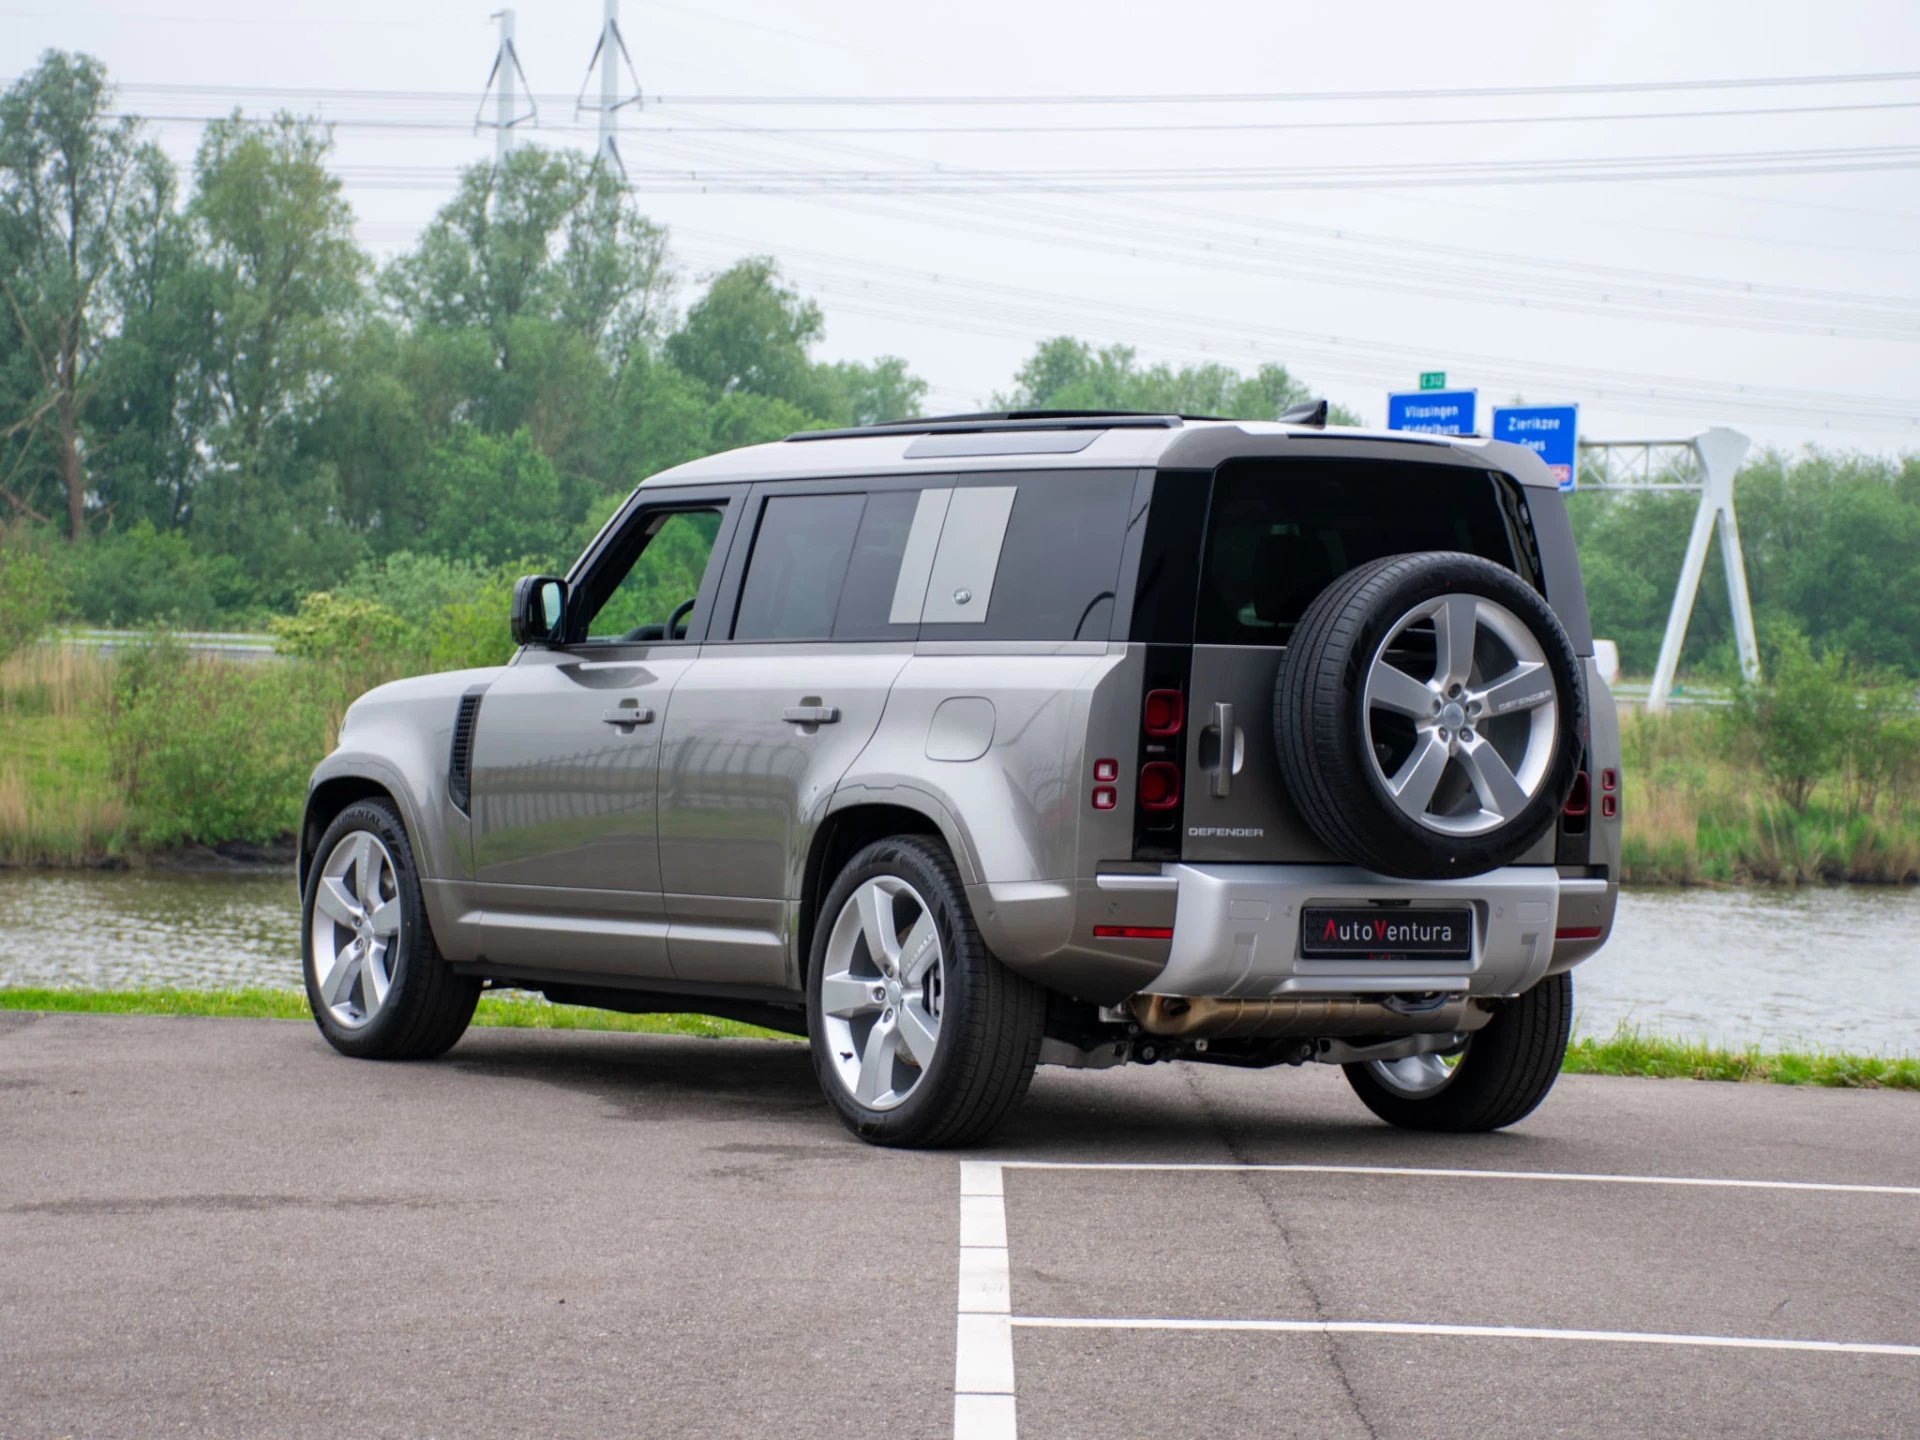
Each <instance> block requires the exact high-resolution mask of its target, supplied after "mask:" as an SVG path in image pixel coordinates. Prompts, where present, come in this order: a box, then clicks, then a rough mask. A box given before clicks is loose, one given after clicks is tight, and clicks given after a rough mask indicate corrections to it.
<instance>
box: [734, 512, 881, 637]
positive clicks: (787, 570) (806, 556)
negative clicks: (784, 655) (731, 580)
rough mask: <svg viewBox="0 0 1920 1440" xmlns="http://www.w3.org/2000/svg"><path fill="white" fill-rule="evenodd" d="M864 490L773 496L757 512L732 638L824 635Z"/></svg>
mask: <svg viewBox="0 0 1920 1440" xmlns="http://www.w3.org/2000/svg"><path fill="white" fill-rule="evenodd" d="M866 503H867V497H866V496H864V495H776V496H774V497H773V498H772V499H770V500H768V501H767V504H766V508H765V509H764V510H763V511H762V512H761V515H760V528H759V531H758V533H756V534H755V536H754V540H753V557H752V558H751V559H750V560H749V561H748V562H747V579H746V583H745V585H744V586H742V587H741V591H740V610H739V613H738V614H737V615H736V616H735V618H734V622H733V638H734V639H736V640H826V639H829V638H831V637H832V635H833V616H834V611H835V610H836V609H838V608H839V604H840V587H841V586H842V585H843V584H844V583H845V581H846V578H847V564H848V561H849V560H850V559H851V558H852V556H853V546H854V538H855V536H856V535H857V534H858V533H859V530H860V515H861V512H862V511H863V510H864V509H865V508H866Z"/></svg>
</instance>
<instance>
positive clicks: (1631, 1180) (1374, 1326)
mask: <svg viewBox="0 0 1920 1440" xmlns="http://www.w3.org/2000/svg"><path fill="white" fill-rule="evenodd" d="M1008 1170H1111V1171H1115V1172H1120V1173H1126V1172H1133V1173H1159V1172H1166V1173H1177V1172H1181V1171H1191V1172H1193V1173H1195V1174H1215V1175H1218V1174H1238V1173H1245V1172H1252V1173H1255V1174H1271V1175H1371V1176H1388V1177H1394V1178H1401V1179H1427V1180H1533V1181H1542V1182H1547V1183H1555V1184H1575V1185H1673V1186H1682V1187H1691V1188H1696V1189H1710V1190H1781V1191H1802V1192H1813V1193H1818V1194H1830V1195H1904V1196H1920V1185H1853V1184H1840V1183H1833V1182H1827V1181H1819V1180H1732V1179H1720V1178H1715V1177H1710V1176H1698V1175H1609V1174H1599V1173H1594V1174H1585V1173H1581V1172H1578V1171H1561V1170H1467V1169H1443V1168H1437V1167H1435V1168H1425V1167H1418V1166H1407V1165H1236V1164H1230V1163H1208V1162H1194V1163H1179V1162H1174V1161H1126V1160H1115V1161H1103V1160H963V1161H961V1162H960V1283H959V1300H958V1303H957V1305H956V1307H955V1333H956V1340H955V1345H954V1372H953V1374H954V1378H953V1436H954V1440H1018V1434H1019V1431H1018V1417H1017V1414H1016V1408H1015V1401H1014V1385H1013V1331H1014V1327H1015V1326H1019V1327H1021V1328H1023V1329H1036V1330H1196V1331H1242V1332H1262V1331H1264V1332H1268V1333H1288V1332H1291V1333H1307V1334H1320V1335H1425V1336H1432V1335H1438V1336H1454V1337H1466V1338H1470V1339H1489V1340H1584V1341H1589V1342H1598V1343H1602V1344H1616V1345H1691V1346H1697V1347H1703V1348H1707V1349H1720V1350H1789V1351H1801V1352H1814V1353H1820V1354H1828V1355H1894V1356H1900V1357H1920V1345H1887V1344H1878V1343H1874V1342H1870V1341H1853V1340H1774V1339H1767V1338H1764V1337H1760V1336H1735V1335H1669V1334H1663V1333H1660V1332H1656V1331H1633V1330H1549V1329H1539V1328H1533V1327H1526V1326H1514V1325H1444V1324H1422V1323H1416V1322H1410V1321H1409V1322H1396V1321H1371V1320H1187V1319H1149V1318H1142V1317H1122V1318H1116V1319H1101V1318H1099V1317H1094V1316H1086V1317H1075V1316H1042V1315H1012V1314H1010V1313H1009V1312H1010V1310H1011V1307H1012V1284H1011V1281H1010V1278H1009V1271H1008V1266H1007V1208H1006V1190H1005V1176H1006V1172H1007V1171H1008Z"/></svg>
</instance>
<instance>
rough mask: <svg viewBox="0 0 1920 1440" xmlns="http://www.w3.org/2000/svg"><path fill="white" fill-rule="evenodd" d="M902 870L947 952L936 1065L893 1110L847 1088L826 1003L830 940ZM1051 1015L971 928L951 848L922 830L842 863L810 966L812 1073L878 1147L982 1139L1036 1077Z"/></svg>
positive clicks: (850, 1123) (844, 1116)
mask: <svg viewBox="0 0 1920 1440" xmlns="http://www.w3.org/2000/svg"><path fill="white" fill-rule="evenodd" d="M880 875H896V876H898V877H899V878H901V879H903V880H906V881H907V882H908V883H910V884H911V885H912V886H913V887H914V889H915V890H916V891H918V892H919V894H920V896H921V898H922V899H924V900H925V901H926V903H927V907H928V909H929V911H930V912H931V913H932V915H933V918H934V923H935V925H936V926H937V927H938V929H939V932H940V943H941V946H942V947H943V950H944V952H945V955H946V977H945V992H944V995H943V1000H942V1007H941V1016H940V1040H939V1044H938V1046H937V1048H936V1050H935V1052H934V1058H933V1063H932V1065H931V1066H930V1067H929V1068H928V1070H927V1072H926V1073H925V1074H924V1075H923V1076H922V1077H921V1079H920V1081H919V1083H918V1084H917V1085H916V1086H915V1087H914V1091H913V1093H912V1094H911V1095H909V1096H908V1097H907V1098H906V1100H904V1101H903V1102H901V1104H899V1105H898V1106H895V1107H894V1108H893V1109H891V1110H873V1109H870V1108H868V1107H867V1106H864V1105H861V1104H860V1103H859V1102H858V1101H856V1100H855V1099H854V1098H853V1097H852V1096H851V1095H849V1094H848V1093H847V1091H846V1087H845V1085H844V1084H843V1083H842V1082H841V1080H840V1077H839V1075H838V1073H837V1071H836V1069H835V1067H834V1064H833V1057H832V1055H831V1054H830V1053H829V1052H828V1049H827V1043H828V1042H827V1039H826V1026H825V1024H824V1023H823V1021H822V1013H821V1008H820V986H821V976H822V973H823V970H824V966H825V961H826V949H827V940H828V937H829V936H830V935H831V934H832V931H833V926H834V923H835V921H836V920H837V919H838V917H839V915H840V911H841V910H842V908H844V906H845V905H846V903H847V900H848V898H849V897H850V896H851V895H852V894H853V892H854V891H855V890H856V889H857V888H858V887H859V886H860V885H862V884H864V883H866V882H867V881H868V880H871V879H873V878H875V877H876V876H880ZM1045 1020H1046V994H1045V992H1044V991H1043V990H1041V989H1040V987H1039V986H1037V985H1035V984H1034V983H1033V982H1032V981H1030V980H1027V979H1024V978H1023V977H1021V976H1018V975H1015V974H1014V973H1013V972H1012V971H1010V970H1008V969H1007V968H1006V967H1005V966H1004V965H1002V964H1001V963H1000V962H999V960H998V959H996V958H995V957H994V955H993V953H992V951H990V950H989V949H988V948H987V945H986V942H985V941H984V940H983V939H982V938H981V936H980V932H979V929H978V928H977V927H976V926H975V925H974V922H973V913H972V910H971V908H970V907H969V906H968V904H967V898H966V890H965V888H964V887H963V886H962V885H961V883H960V876H959V872H958V870H957V869H956V868H955V866H954V863H953V859H952V857H951V856H950V855H948V853H947V851H946V849H945V848H944V847H943V846H941V845H940V844H938V843H937V842H935V841H932V840H928V839H925V838H923V837H920V836H915V835H903V836H897V837H894V838H891V839H886V840H879V841H876V842H874V843H873V844H871V845H868V846H867V847H866V848H865V849H863V850H861V851H859V852H858V853H857V854H855V855H854V856H853V857H852V858H851V859H850V860H848V862H847V864H846V865H845V867H844V868H843V869H842V870H841V872H840V874H839V876H838V877H837V878H836V879H835V880H834V882H833V885H832V886H831V887H830V888H829V890H828V892H827V895H826V898H825V900H824V902H823V903H822V904H821V906H820V910H819V913H818V918H817V920H816V923H815V925H814V936H813V944H812V947H811V954H810V955H809V957H808V966H807V1029H808V1033H809V1037H810V1038H809V1047H810V1049H811V1051H812V1055H813V1064H814V1070H815V1073H816V1074H817V1075H818V1077H819V1080H820V1088H821V1089H822V1090H823V1091H824V1092H825V1094H826V1097H827V1101H828V1103H829V1104H830V1105H831V1106H832V1108H833V1110H834V1113H835V1114H836V1115H837V1116H838V1117H839V1118H840V1120H841V1122H842V1123H843V1124H845V1125H846V1127H847V1128H848V1129H849V1130H851V1131H853V1133H854V1134H856V1135H858V1136H859V1137H860V1138H861V1139H863V1140H867V1141H869V1142H871V1143H873V1144H876V1145H890V1146H903V1147H924V1148H937V1147H951V1146H962V1145H971V1144H974V1143H977V1142H978V1141H979V1140H981V1139H983V1138H984V1137H985V1136H986V1135H987V1134H988V1133H989V1132H990V1131H992V1130H993V1129H994V1128H995V1127H996V1126H997V1125H999V1123H1000V1122H1001V1121H1002V1120H1003V1119H1005V1118H1006V1115H1007V1113H1008V1112H1009V1111H1010V1110H1012V1108H1013V1107H1014V1105H1015V1104H1017V1103H1018V1102H1019V1100H1020V1099H1021V1097H1022V1096H1024V1095H1025V1094H1026V1091H1027V1087H1028V1085H1029V1084H1030V1083H1031V1082H1032V1079H1033V1071H1034V1066H1035V1065H1036V1064H1037V1063H1038V1061H1039V1056H1040V1041H1041V1038H1042V1031H1043V1028H1044V1025H1045Z"/></svg>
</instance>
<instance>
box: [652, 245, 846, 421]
mask: <svg viewBox="0 0 1920 1440" xmlns="http://www.w3.org/2000/svg"><path fill="white" fill-rule="evenodd" d="M825 329H826V322H825V321H824V320H822V319H821V316H820V307H819V306H818V305H816V304H814V303H813V301H811V300H809V299H807V298H806V297H805V296H803V295H801V294H800V293H799V292H798V291H795V290H792V289H790V288H788V287H787V286H786V285H784V284H782V283H781V280H780V271H779V267H778V266H777V265H776V264H775V262H774V261H773V259H772V258H771V257H769V256H765V255H759V256H755V257H753V258H752V259H749V260H742V261H740V262H739V263H738V264H737V265H735V266H733V267H732V268H731V269H729V270H725V271H723V272H721V273H720V274H719V275H717V276H715V277H714V280H713V283H712V284H710V285H709V286H708V287H707V293H706V294H705V295H703V296H701V297H700V299H699V300H697V301H695V302H694V304H693V305H692V306H691V307H690V308H689V309H688V310H687V318H686V323H685V324H684V325H682V326H681V328H680V329H679V330H677V331H675V332H674V333H673V334H672V335H669V336H668V337H667V347H666V352H667V358H668V359H669V360H671V361H672V362H673V363H674V365H676V366H677V367H679V369H681V370H682V371H684V372H685V373H686V374H688V375H690V376H692V377H693V378H694V379H695V380H698V381H700V382H701V383H702V384H703V385H706V386H707V387H708V388H710V389H712V390H713V391H714V392H716V393H717V394H721V395H726V394H731V393H733V392H735V391H741V392H744V393H746V394H749V395H763V396H766V397H768V398H769V399H774V400H785V401H786V402H788V403H789V404H791V405H797V406H798V407H799V408H800V409H802V410H804V411H806V412H807V413H809V414H812V415H818V416H820V417H821V418H823V419H825V418H826V417H827V416H829V415H830V414H831V412H832V408H833V389H832V386H831V385H830V384H829V383H827V382H826V381H825V380H824V379H823V378H822V377H821V375H820V374H819V373H818V371H817V369H816V367H815V365H814V363H813V361H812V359H810V358H809V355H808V351H809V350H810V349H811V348H812V346H813V344H814V342H816V341H817V340H819V338H820V336H821V334H822V333H823V332H824V331H825Z"/></svg>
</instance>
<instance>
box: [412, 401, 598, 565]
mask: <svg viewBox="0 0 1920 1440" xmlns="http://www.w3.org/2000/svg"><path fill="white" fill-rule="evenodd" d="M425 480H426V484H427V486H428V488H429V490H430V491H431V493H432V495H433V497H434V498H433V506H434V509H433V514H432V517H431V518H430V519H429V521H428V522H427V531H426V535H425V537H424V538H425V540H426V544H427V547H428V548H429V549H430V550H432V551H434V552H435V553H437V554H440V555H445V556H458V557H461V558H464V559H469V560H473V561H476V562H478V563H479V564H482V565H500V564H504V563H506V562H509V561H513V560H519V559H522V558H526V559H530V560H532V561H534V562H536V563H538V564H541V565H547V566H552V565H556V564H560V563H562V562H563V561H564V560H566V559H568V558H570V557H568V556H566V555H564V554H563V553H562V552H563V551H564V550H565V549H566V541H567V532H568V530H569V528H570V527H569V524H568V520H567V517H566V516H565V515H564V514H563V513H562V511H561V507H560V477H559V475H558V474H556V473H555V471H554V468H553V464H552V462H551V461H549V460H548V459H547V457H546V456H544V455H542V454H541V453H540V451H539V450H538V448H536V447H535V445H534V443H533V437H532V436H531V435H529V434H528V433H527V432H526V431H525V430H516V431H515V432H514V433H513V434H512V435H509V436H505V437H500V436H493V435H488V434H485V433H484V432H482V431H480V430H476V429H474V428H473V427H471V426H462V427H460V428H458V429H456V430H455V431H454V432H453V434H452V435H451V436H449V437H448V438H447V439H446V440H444V441H442V442H441V443H440V444H439V445H437V446H436V447H435V448H434V451H433V454H432V456H431V457H430V458H429V460H428V463H427V467H426V472H425Z"/></svg>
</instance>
